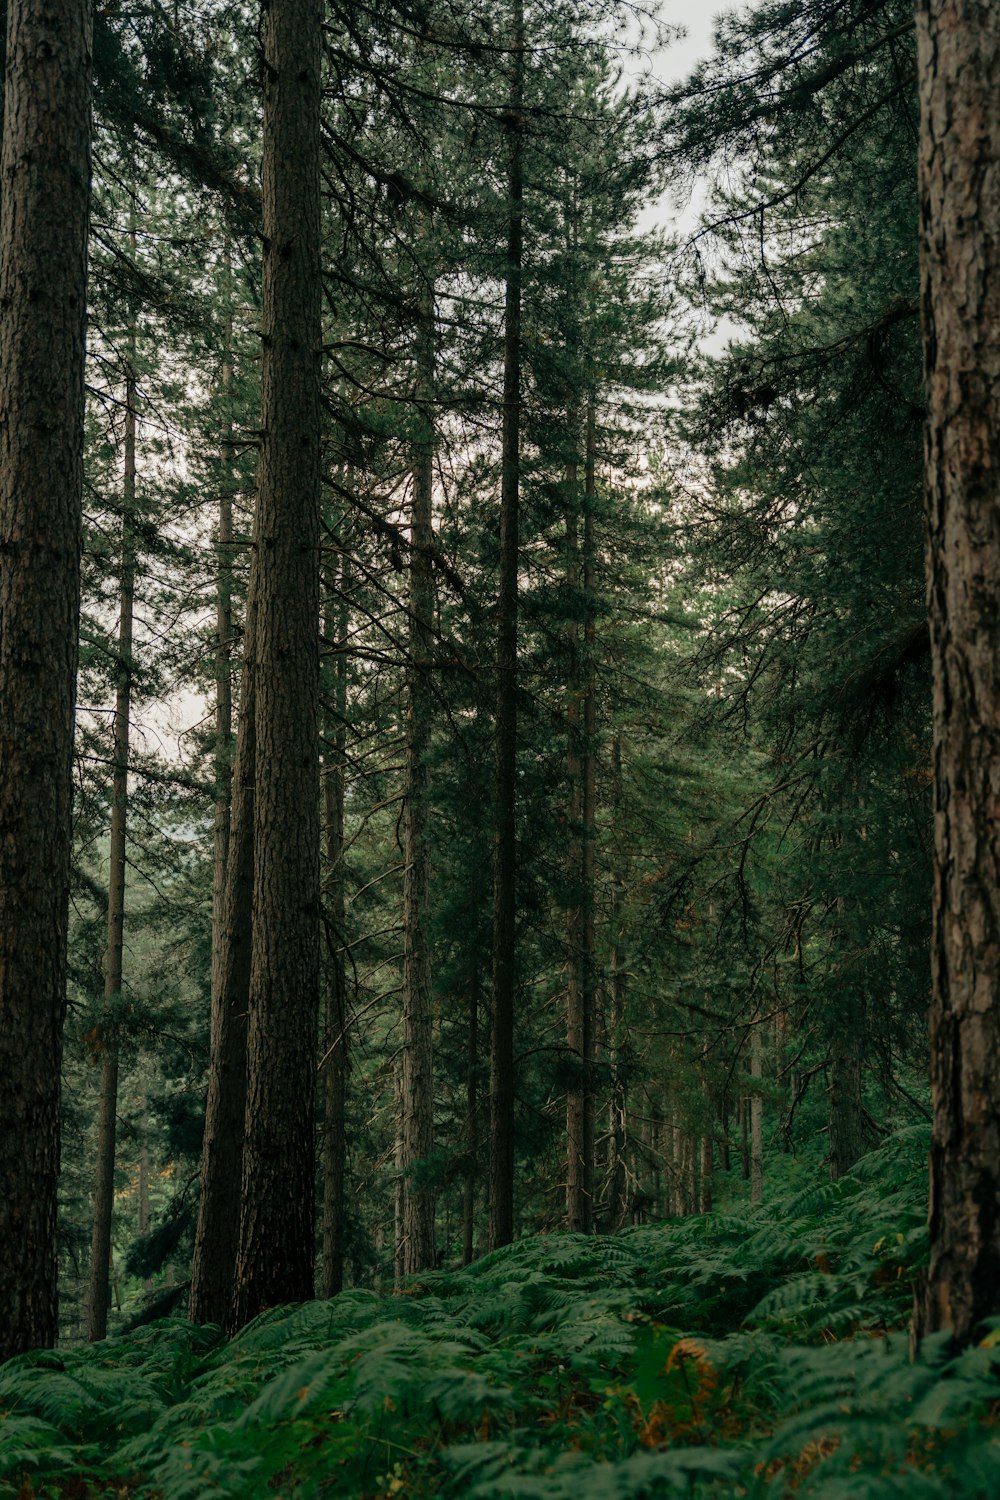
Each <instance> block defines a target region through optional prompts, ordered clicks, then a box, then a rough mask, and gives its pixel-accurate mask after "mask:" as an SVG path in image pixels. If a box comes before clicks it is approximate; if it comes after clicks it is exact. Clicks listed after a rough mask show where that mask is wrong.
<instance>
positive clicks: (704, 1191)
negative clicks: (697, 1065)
mask: <svg viewBox="0 0 1000 1500" xmlns="http://www.w3.org/2000/svg"><path fill="white" fill-rule="evenodd" d="M709 1062H710V1057H709V1051H708V1044H707V1043H706V1044H705V1046H704V1047H703V1048H702V1054H701V1092H702V1098H703V1099H704V1101H705V1128H704V1130H703V1132H702V1136H701V1190H700V1194H699V1205H698V1206H699V1208H700V1210H701V1212H702V1213H703V1214H710V1213H711V1212H712V1177H713V1174H714V1171H715V1150H714V1138H713V1133H712V1132H713V1125H714V1120H715V1100H714V1098H713V1096H712V1084H711V1080H710V1078H709V1073H708V1069H709Z"/></svg>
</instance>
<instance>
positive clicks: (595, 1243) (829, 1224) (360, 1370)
mask: <svg viewBox="0 0 1000 1500" xmlns="http://www.w3.org/2000/svg"><path fill="white" fill-rule="evenodd" d="M926 1145H927V1143H926V1138H925V1135H924V1133H923V1131H921V1130H911V1131H908V1132H906V1133H904V1134H902V1135H900V1136H897V1137H896V1138H894V1139H893V1141H892V1142H891V1143H890V1144H889V1145H888V1146H886V1147H885V1148H884V1149H883V1150H881V1151H879V1152H877V1153H875V1154H874V1155H872V1156H869V1157H867V1158H866V1159H865V1160H864V1161H863V1162H862V1163H861V1164H860V1166H859V1167H858V1169H857V1170H856V1172H855V1173H854V1175H853V1176H852V1177H850V1178H848V1179H845V1180H843V1181H841V1182H838V1183H823V1184H821V1185H818V1186H816V1187H814V1188H811V1189H809V1190H808V1191H806V1192H801V1193H798V1194H797V1195H796V1196H794V1197H791V1198H787V1199H785V1200H783V1201H780V1202H771V1203H769V1204H767V1205H765V1206H763V1207H758V1208H747V1209H743V1210H742V1211H740V1212H738V1213H731V1214H726V1215H715V1216H708V1217H706V1218H697V1219H687V1220H683V1221H679V1222H674V1223H670V1224H666V1225H657V1226H651V1227H644V1228H636V1229H629V1230H626V1231H624V1232H623V1233H621V1234H618V1235H615V1236H613V1237H605V1238H598V1239H585V1238H583V1237H580V1236H575V1235H568V1234H558V1235H549V1236H537V1237H535V1238H532V1239H528V1240H524V1241H521V1242H520V1243H518V1244H517V1245H514V1246H511V1247H509V1248H508V1249H506V1250H503V1251H499V1252H497V1253H495V1254H493V1255H490V1256H488V1257H486V1258H485V1259H483V1260H481V1261H479V1262H477V1263H476V1264H475V1265H473V1266H471V1267H470V1268H469V1269H467V1270H465V1271H454V1272H438V1273H435V1274H433V1275H428V1276H426V1277H424V1278H422V1279H420V1280H419V1281H418V1282H414V1283H412V1284H410V1285H409V1286H408V1287H407V1289H406V1290H405V1291H404V1292H403V1293H401V1294H397V1295H390V1296H379V1295H376V1294H375V1293H373V1292H368V1291H349V1292H345V1293H344V1294H342V1295H341V1296H340V1297H338V1298H336V1299H335V1300H333V1301H331V1302H325V1303H324V1302H313V1303H308V1304H305V1305H303V1306H300V1307H295V1308H280V1309H276V1310H274V1311H272V1312H269V1313H267V1314H265V1315H264V1316H262V1317H260V1318H258V1319H257V1320H256V1321H255V1322H254V1323H252V1324H251V1325H250V1326H248V1327H247V1328H246V1329H244V1331H243V1332H242V1333H241V1334H240V1335H239V1337H237V1338H236V1339H233V1340H232V1341H230V1342H223V1341H221V1340H220V1338H219V1336H218V1334H217V1332H216V1331H214V1330H212V1329H202V1328H195V1327H193V1326H192V1325H191V1324H189V1323H186V1322H184V1321H183V1320H181V1319H168V1320H165V1321H162V1322H159V1323H156V1324H153V1325H151V1326H149V1327H147V1328H144V1329H142V1330H140V1331H138V1332H135V1333H133V1334H131V1335H129V1336H127V1337H122V1338H119V1339H115V1340H109V1341H107V1342H105V1343H102V1344H97V1345H93V1346H91V1347H89V1348H84V1349H76V1350H70V1351H66V1352H61V1353H59V1354H52V1353H41V1354H34V1355H29V1356H24V1357H21V1358H19V1359H16V1360H13V1361H11V1362H10V1363H9V1364H7V1365H6V1366H4V1367H3V1369H2V1370H0V1494H3V1495H7V1496H17V1497H19V1500H33V1497H41V1496H46V1497H61V1500H90V1497H111V1496H118V1497H124V1496H135V1497H150V1500H153V1497H164V1500H237V1497H238V1500H255V1497H266V1496H271V1495H280V1496H283V1497H285V1500H292V1497H296V1500H298V1497H303V1500H305V1497H312V1496H317V1497H319V1496H327V1495H329V1496H334V1495H336V1496H338V1497H345V1500H352V1497H358V1500H362V1497H363V1500H377V1497H378V1500H381V1497H385V1500H392V1497H397V1500H417V1497H423V1496H430V1495H434V1496H443V1497H455V1500H457V1497H458V1496H462V1497H463V1500H466V1497H468V1500H500V1497H511V1500H515V1497H517V1500H642V1497H666V1496H674V1495H685V1496H694V1497H705V1500H709V1497H718V1500H721V1497H730V1496H748V1497H754V1496H759V1497H769V1500H775V1497H783V1496H810V1497H816V1500H847V1497H849V1500H883V1497H889V1496H899V1497H904V1496H905V1497H906V1500H925V1497H927V1500H930V1497H948V1500H955V1497H966V1496H968V1497H984V1500H986V1497H990V1500H991V1497H994V1496H996V1495H997V1494H1000V1441H998V1431H1000V1429H998V1427H997V1425H996V1420H997V1413H998V1412H1000V1353H998V1352H996V1349H995V1348H994V1335H992V1334H991V1335H990V1336H989V1337H988V1338H987V1340H986V1341H985V1343H984V1345H983V1346H981V1347H979V1348H977V1349H974V1350H972V1351H971V1352H968V1353H966V1354H964V1355H962V1356H961V1357H959V1358H957V1359H951V1358H949V1357H947V1355H946V1354H945V1352H944V1350H943V1347H942V1345H941V1344H940V1343H936V1344H935V1343H934V1342H933V1341H931V1342H930V1343H929V1345H928V1347H927V1348H926V1349H925V1351H924V1354H923V1357H922V1359H921V1360H920V1361H919V1362H918V1363H915V1364H913V1363H910V1361H909V1359H908V1357H907V1333H906V1323H907V1320H908V1315H909V1308H910V1300H911V1281H912V1275H913V1272H914V1270H915V1269H916V1268H917V1267H918V1266H919V1264H920V1263H921V1260H922V1257H923V1256H924V1255H925V1251H926V1246H925V1231H924V1227H923V1224H924V1192H925V1189H924V1181H925V1177H924V1174H925V1166H924V1163H925V1161H926ZM996 1339H997V1348H998V1349H1000V1333H998V1334H997V1336H996Z"/></svg>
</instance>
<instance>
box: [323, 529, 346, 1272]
mask: <svg viewBox="0 0 1000 1500" xmlns="http://www.w3.org/2000/svg"><path fill="white" fill-rule="evenodd" d="M348 584H349V574H348V564H347V552H346V548H345V549H344V551H343V552H342V556H341V566H340V594H339V599H338V601H337V608H336V610H334V605H333V599H332V598H331V599H330V601H329V602H328V605H327V612H326V627H325V630H324V634H325V635H326V638H327V649H333V646H334V643H336V654H335V656H334V668H333V671H334V677H333V712H332V713H331V714H328V715H327V724H326V749H325V751H324V755H323V760H324V768H323V800H324V813H325V821H326V863H327V872H328V873H327V895H326V903H327V917H328V927H327V930H328V932H330V934H331V944H330V946H331V948H332V950H333V951H332V952H331V953H330V955H329V967H328V970H327V981H326V1050H325V1056H324V1059H323V1080H324V1082H323V1296H324V1297H335V1296H336V1295H337V1293H338V1292H340V1291H342V1290H343V1286H344V1210H345V1181H346V1175H347V1135H346V1125H347V1084H348V1078H349V1076H350V1050H349V1039H348V1031H347V1027H348V1016H347V972H346V966H345V959H344V945H345V943H346V941H347V938H346V934H345V912H346V906H345V901H344V863H343V858H344V793H345V785H344V780H345V767H346V750H347V655H346V643H347V628H348V621H349V609H348V600H347V590H348Z"/></svg>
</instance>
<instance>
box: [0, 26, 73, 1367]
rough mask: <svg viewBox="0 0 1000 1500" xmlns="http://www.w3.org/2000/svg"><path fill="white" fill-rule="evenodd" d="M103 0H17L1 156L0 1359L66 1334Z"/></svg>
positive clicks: (10, 34) (10, 32)
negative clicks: (90, 307) (75, 851)
mask: <svg viewBox="0 0 1000 1500" xmlns="http://www.w3.org/2000/svg"><path fill="white" fill-rule="evenodd" d="M89 184H90V6H89V4H88V3H87V0H48V3H47V4H46V5H45V6H39V5H38V4H37V3H35V0H8V6H7V72H6V92H5V96H4V127H3V151H2V160H0V830H2V833H0V1139H2V1140H3V1141H4V1143H5V1144H4V1149H3V1151H2V1152H0V1360H4V1359H7V1358H8V1357H9V1356H11V1355H13V1354H17V1353H20V1352H21V1351H23V1350H25V1349H31V1348H34V1347H36V1346H38V1345H51V1344H53V1343H54V1342H55V1338H56V1331H57V1293H56V1181H57V1177H58V1173H59V1072H60V1066H61V1060H62V1027H63V1014H64V1010H65V1004H66V928H67V901H68V890H69V868H70V848H71V827H70V815H71V802H72V777H71V760H72V754H73V711H74V703H75V697H76V662H77V641H78V632H79V605H80V517H81V509H82V495H83V394H84V381H83V351H84V324H85V317H86V305H87V216H88V200H89Z"/></svg>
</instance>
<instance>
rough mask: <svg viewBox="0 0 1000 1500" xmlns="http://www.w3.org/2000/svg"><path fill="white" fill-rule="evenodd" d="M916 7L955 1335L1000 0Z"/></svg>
mask: <svg viewBox="0 0 1000 1500" xmlns="http://www.w3.org/2000/svg"><path fill="white" fill-rule="evenodd" d="M917 14H918V70H919V87H920V113H921V143H920V191H921V261H922V302H923V320H924V362H925V373H926V381H927V391H928V400H929V415H928V424H927V444H926V457H927V514H928V578H929V594H930V611H931V647H932V660H933V671H934V776H935V790H934V805H935V880H934V934H933V940H932V976H933V1002H932V1008H931V1079H932V1089H933V1103H934V1129H933V1138H932V1144H931V1187H930V1237H931V1260H930V1268H929V1273H928V1278H927V1287H926V1296H925V1299H924V1305H923V1308H922V1310H918V1318H917V1323H918V1328H919V1326H920V1325H921V1324H922V1327H923V1328H924V1329H926V1330H927V1331H934V1330H945V1329H946V1330H949V1331H950V1332H951V1333H952V1335H953V1336H954V1339H955V1341H956V1342H957V1343H958V1344H960V1345H961V1344H966V1343H968V1342H970V1341H971V1340H972V1339H974V1338H975V1337H976V1333H977V1329H978V1328H979V1327H980V1325H981V1323H982V1320H983V1319H984V1318H986V1317H988V1316H990V1315H993V1314H996V1313H998V1312H1000V1007H998V1002H997V994H998V987H1000V742H998V727H997V726H998V725H1000V614H998V610H997V587H998V579H1000V526H998V524H997V517H998V515H1000V91H998V89H997V78H998V76H1000V7H998V6H997V5H996V4H995V3H993V0H919V4H918V6H917ZM921 1312H922V1316H921Z"/></svg>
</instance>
